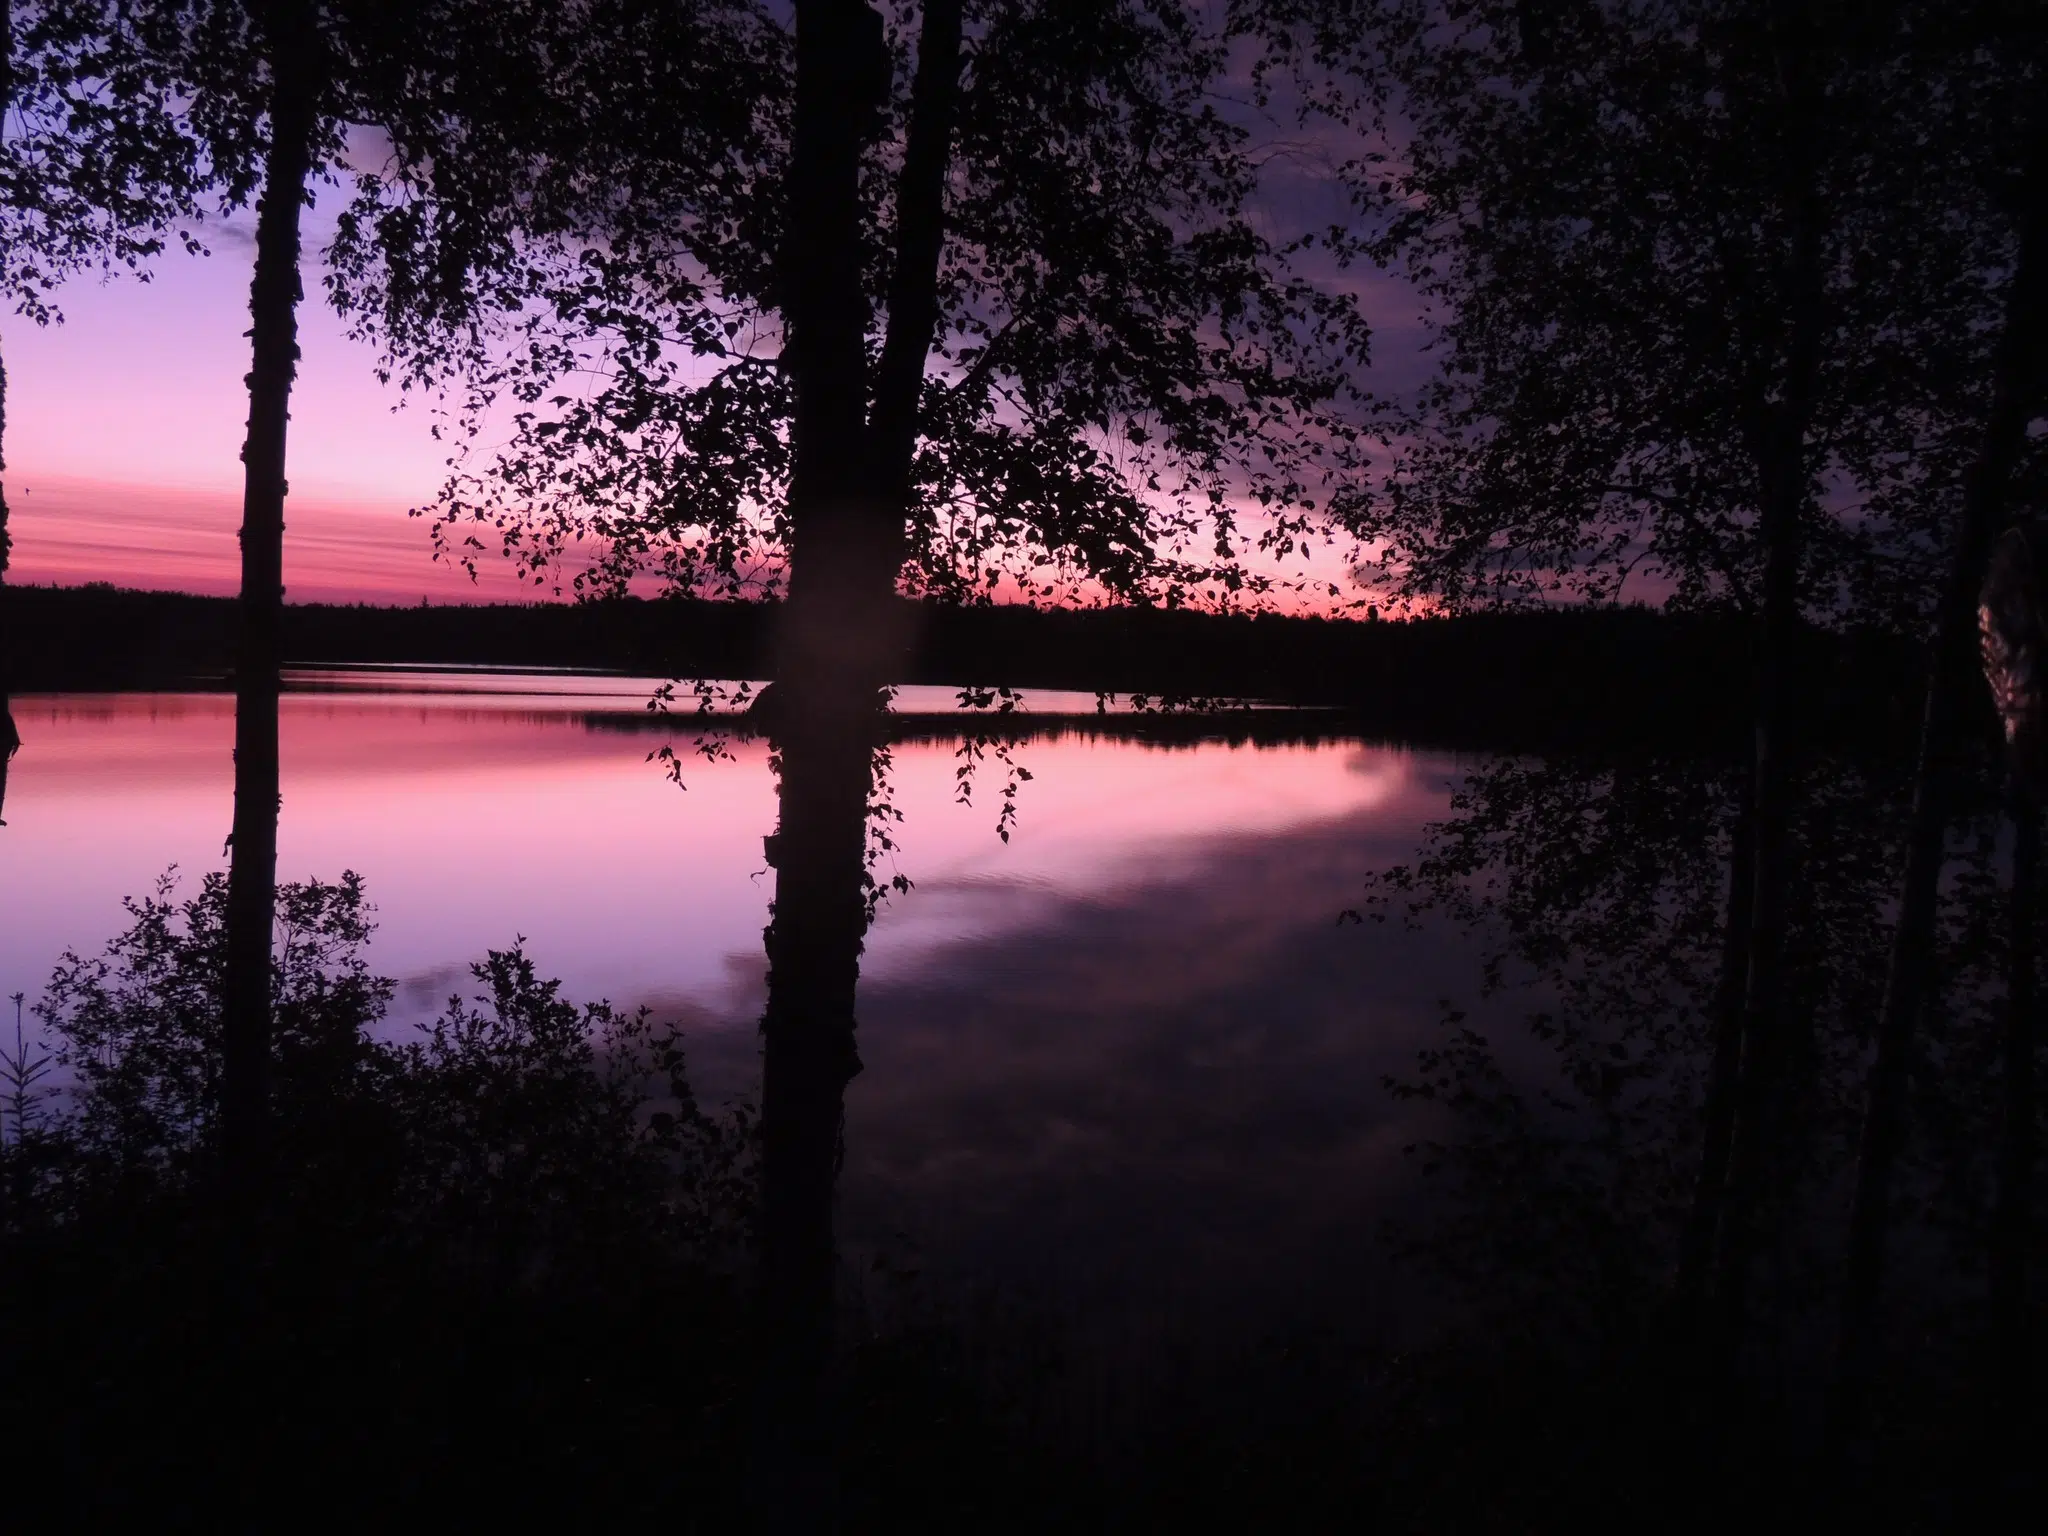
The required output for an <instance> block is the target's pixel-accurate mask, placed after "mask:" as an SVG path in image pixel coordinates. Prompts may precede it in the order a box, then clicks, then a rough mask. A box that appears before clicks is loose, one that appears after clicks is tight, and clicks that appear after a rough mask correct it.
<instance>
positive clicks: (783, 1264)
mask: <svg viewBox="0 0 2048 1536" xmlns="http://www.w3.org/2000/svg"><path fill="white" fill-rule="evenodd" d="M796 60H797V85H796V92H797V95H796V113H795V125H794V136H793V142H792V145H791V158H790V172H789V194H788V195H789V204H788V211H787V214H786V219H787V222H786V225H785V236H784V239H785V245H784V248H783V251H782V253H781V258H780V274H779V275H780V277H781V280H782V282H783V284H784V286H785V289H786V297H785V300H784V312H785V315H786V317H787V320H788V327H789V341H788V355H789V360H790V363H791V366H792V370H793V373H794V380H795V387H796V399H795V412H794V419H793V421H792V424H791V448H792V454H793V464H792V468H791V477H790V520H791V525H792V537H791V548H790V567H789V573H790V574H789V595H788V600H787V601H786V602H785V604H784V609H783V615H782V630H781V634H780V636H779V637H778V655H777V658H776V677H775V688H776V694H777V710H776V715H775V718H776V719H777V721H778V722H780V724H779V726H778V728H777V729H776V730H775V731H774V737H775V746H776V750H777V762H778V768H779V771H780V776H781V782H780V786H779V799H780V815H779V820H778V823H777V828H776V833H775V836H774V838H773V839H771V842H770V857H769V862H770V863H771V864H772V865H773V866H774V867H775V904H774V908H773V912H772V916H771V917H770V920H769V924H768V931H767V935H766V941H767V950H768V1006H767V1011H766V1013H765V1015H764V1017H763V1019H762V1023H761V1030H762V1036H763V1044H762V1085H761V1207H760V1224H759V1234H760V1273H759V1292H758V1298H757V1300H758V1307H759V1316H758V1328H759V1336H760V1342H761V1348H762V1369H761V1374H760V1377H759V1381H758V1385H757V1391H758V1394H759V1396H758V1399H757V1402H756V1405H755V1428H754V1451H753V1455H754V1466H753V1469H752V1474H751V1478H750V1481H751V1483H752V1502H753V1504H754V1508H755V1517H756V1523H757V1524H758V1525H759V1526H760V1528H762V1529H764V1530H768V1531H777V1532H780V1531H804V1532H826V1531H831V1530H833V1529H836V1527H837V1524H838V1475H837V1468H836V1465H835V1457H834V1452H833V1436H832V1411H833V1410H832V1403H831V1400H830V1380H831V1367H832V1355H833V1295H834V1285H835V1278H836V1254H835V1244H834V1235H833V1186H834V1182H835V1180H836V1178H837V1174H838V1164H839V1147H840V1127H841V1119H842V1115H843V1106H844V1097H845V1089H846V1084H847V1083H848V1081H850V1080H851V1079H852V1077H853V1075H854V1074H855V1073H856V1072H857V1071H858V1070H859V1068H860V1062H859V1057H858V1056H857V1054H856V1053H855V1049H854V990H855V985H856V982H857V981H858V978H859V967H860V951H861V943H862V939H863V936H864V934H865V932H866V927H867V911H866V905H865V903H864V901H863V899H862V893H863V886H862V875H863V873H864V871H865V869H866V862H865V858H864V854H865V848H866V827H867V785H868V779H869V761H870V752H869V743H870V740H871V733H872V730H873V724H872V718H871V717H872V716H873V714H874V711H875V689H876V688H877V687H878V686H879V684H880V682H881V681H882V679H883V677H884V675H885V673H884V668H883V665H882V663H883V657H884V655H885V653H886V639H885V637H884V636H883V635H882V634H880V633H879V632H878V631H877V630H876V629H875V628H874V627H872V624H871V623H870V622H867V621H869V620H871V619H872V617H873V615H874V613H875V612H876V610H877V608H878V607H879V606H881V605H878V603H877V601H876V591H877V589H878V588H880V589H881V590H882V591H883V592H886V591H887V590H888V576H887V575H885V573H884V572H885V562H886V558H887V556H886V552H883V551H878V550H877V548H876V545H877V540H876V538H875V537H874V522H875V519H874V509H873V508H872V506H870V505H869V504H868V502H867V499H866V498H865V497H864V495H863V494H862V492H863V490H864V486H863V485H862V475H861V473H860V470H861V465H862V460H863V451H864V446H865V444H864V438H865V427H866V420H867V326H868V320H869V307H868V302H867V295H866V293H865V291H864V289H863V287H862V283H861V266H862V257H861V251H862V243H861V209H860V201H859V172H860V156H861V152H862V149H863V147H864V146H865V145H866V144H867V142H868V140H869V139H870V137H871V136H872V135H873V133H874V131H875V129H876V128H877V126H878V113H879V109H880V107H881V105H882V102H883V100H884V99H885V93H886V91H887V88H888V78H889V77H888V60H887V54H886V52H885V50H884V47H883V41H882V28H881V21H880V18H879V17H877V16H876V15H875V14H874V12H872V11H870V10H869V9H868V8H867V7H866V5H864V4H861V3H860V0H802V3H799V5H798V6H797V13H796Z"/></svg>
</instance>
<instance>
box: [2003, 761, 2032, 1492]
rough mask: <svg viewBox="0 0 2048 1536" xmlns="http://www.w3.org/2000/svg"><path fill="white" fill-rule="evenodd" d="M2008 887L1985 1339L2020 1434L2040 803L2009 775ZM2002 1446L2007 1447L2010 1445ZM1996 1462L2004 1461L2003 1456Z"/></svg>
mask: <svg viewBox="0 0 2048 1536" xmlns="http://www.w3.org/2000/svg"><path fill="white" fill-rule="evenodd" d="M2010 794H2011V804H2012V890H2011V893H2010V898H2009V899H2010V902H2011V913H2010V928H2009V940H2008V942H2009V943H2010V945H2011V950H2010V954H2009V955H2008V958H2007V969H2006V1001H2005V1009H2006V1012H2005V1062H2004V1068H2005V1105H2004V1109H2005V1114H2004V1121H2005V1124H2004V1126H2003V1128H2002V1129H2003V1135H2002V1136H2001V1138H2000V1143H1999V1149H1998V1154H1999V1156H1998V1203H1997V1207H1996V1210H1995V1211H1994V1213H1993V1216H1992V1229H1991V1345H1992V1349H1993V1351H1994V1356H1995V1360H1994V1366H1993V1369H1994V1372H1995V1377H1996V1393H1995V1415H1994V1423H1995V1424H1996V1425H1997V1426H1998V1427H1999V1429H2000V1431H2001V1433H2002V1435H2003V1436H2007V1437H2014V1438H2019V1437H2021V1436H2022V1434H2023V1426H2025V1425H2026V1424H2027V1423H2028V1420H2029V1418H2030V1417H2031V1415H2030V1412H2029V1408H2030V1404H2031V1397H2030V1388H2031V1386H2032V1384H2033V1371H2032V1363H2033V1349H2034V1340H2033V1330H2032V1328H2031V1327H2030V1326H2029V1325H2028V1319H2027V1258H2028V1249H2029V1247H2030V1246H2031V1244H2032V1241H2033V1220H2032V1216H2033V1206H2034V1199H2033V1186H2034V1010H2035V1008H2036V1006H2037V1004H2036V1001H2035V985H2034V982H2035V977H2034V945H2035V938H2034V936H2035V930H2036V925H2037V923H2038V922H2039V889H2040V884H2039V882H2040V865H2041V807H2040V803H2039V801H2037V800H2036V799H2035V797H2034V790H2033V786H2032V785H2030V784H2028V783H2027V782H2026V780H2025V779H2024V778H2023V777H2022V776H2021V775H2019V774H2017V773H2015V774H2014V775H2013V776H2012V783H2011V786H2010ZM2016 1448H2017V1447H2016V1446H2015V1445H2008V1446H2006V1447H2004V1449H2005V1450H2006V1451H2008V1452H2010V1451H2012V1450H2014V1449H2016ZM1999 1464H2000V1465H2010V1464H2011V1463H2010V1461H2009V1460H2008V1459H2006V1458H2004V1457H2001V1458H2000V1459H1999Z"/></svg>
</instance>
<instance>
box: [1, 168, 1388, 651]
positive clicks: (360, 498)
mask: <svg viewBox="0 0 2048 1536" xmlns="http://www.w3.org/2000/svg"><path fill="white" fill-rule="evenodd" d="M308 225H309V228H308V239H307V252H308V257H307V268H306V275H305V287H306V293H307V297H306V301H305V302H304V303H303V304H301V306H300V308H299V339H300V350H301V358H300V363H299V373H298V380H297V383H296V385H295V386H294V390H293V399H292V426H291V440H290V450H289V451H290V485H291V492H290V496H289V498H288V500H287V501H286V505H285V520H286V532H285V597H286V600H287V601H288V602H368V603H379V604H404V605H410V604H413V603H417V602H421V601H430V602H436V603H462V602H522V601H524V602H532V601H540V600H547V599H552V598H554V597H556V596H557V595H558V594H557V593H556V592H555V591H554V590H553V584H552V583H548V584H543V585H538V586H536V585H534V584H532V583H522V582H521V581H519V579H518V578H517V576H516V575H515V574H514V572H513V569H512V567H511V565H510V563H509V562H507V561H505V560H503V559H501V558H499V557H498V556H497V555H496V553H495V552H491V553H488V554H486V555H484V556H483V557H482V558H480V559H479V561H478V567H477V576H476V578H475V579H474V580H472V578H471V577H470V575H469V573H468V572H467V571H465V570H464V569H462V568H461V567H460V566H459V565H455V564H452V563H449V562H447V561H436V560H435V559H434V558H433V545H432V538H431V527H430V524H429V522H428V521H427V520H426V519H424V518H418V517H413V516H409V515H408V514H409V513H410V512H412V511H413V510H414V509H417V508H421V507H429V506H431V505H432V504H433V502H434V500H435V498H436V496H437V495H438V494H439V492H440V489H441V487H442V485H443V483H444V481H445V479H446V476H447V473H448V447H447V445H446V444H445V443H443V442H442V441H439V440H437V439H436V438H435V437H434V435H433V427H434V423H435V420H436V418H435V416H434V414H433V412H432V409H431V404H430V402H429V401H427V400H424V399H422V398H420V397H417V396H407V395H405V394H403V393H402V392H401V391H400V390H399V389H398V388H397V387H396V386H395V385H390V386H387V385H384V384H382V383H380V382H379V381H378V379H377V377H376V369H375V363H376V351H375V349H374V348H373V347H372V346H371V345H369V344H368V343H365V342H363V341H360V340H356V339H353V338H351V337H350V336H349V335H348V333H347V327H346V324H345V323H344V321H343V320H342V318H341V317H340V316H339V315H337V314H336V313H335V312H334V310H333V309H332V308H330V307H329V306H328V305H327V304H325V303H324V302H322V301H321V271H320V266H319V253H320V252H321V251H322V250H324V248H325V244H326V241H327V239H328V238H329V235H330V234H331V226H330V225H329V224H328V222H327V221H326V220H325V219H323V218H322V217H321V210H320V209H318V208H317V207H316V208H315V209H313V210H312V211H311V212H310V213H309V216H308ZM252 227H253V226H252V222H251V220H250V219H249V218H248V217H247V216H246V215H238V216H236V217H234V218H231V219H228V220H226V221H216V222H213V223H209V224H208V225H206V226H205V227H204V228H203V229H202V230H201V234H202V235H203V237H204V238H205V240H206V242H207V243H208V245H209V246H210V247H211V249H212V252H213V254H212V255H210V256H205V257H188V256H185V255H183V254H180V253H176V252H173V253H169V254H166V255H165V256H164V257H162V258H161V259H160V260H159V261H158V262H157V264H156V267H155V269H154V270H153V272H152V273H151V275H150V278H149V280H148V281H147V282H141V281H135V280H133V279H109V280H100V279H97V278H87V279H80V280H76V281H73V282H71V283H69V284H67V285H65V287H64V288H63V290H62V291H61V293H60V303H61V306H62V309H63V313H64V322H63V323H62V324H59V325H52V326H50V327H47V328H39V327H37V326H35V325H32V324H30V323H28V322H27V321H25V320H22V319H21V318H19V317H17V316H12V315H9V316H4V317H0V348H4V355H5V357H6V360H7V382H8V391H7V406H8V410H7V437H6V443H5V448H6V464H7V469H6V474H5V487H6V493H7V499H8V504H9V507H10V511H11V531H12V533H13V536H14V550H13V558H12V563H11V565H10V568H9V570H8V572H7V576H8V579H9V580H10V581H14V582H20V583H33V584H41V585H54V586H77V585H82V584H83V583H85V582H89V581H105V582H110V583H112V584H113V585H115V586H118V587H134V588H143V589H154V590H169V591H180V592H191V593H198V594H203V595H214V596H222V595H230V594H232V593H234V592H235V591H236V590H237V588H238V586H239V580H240V575H239V568H240V553H239V546H238V543H237V531H238V529H239V528H240V525H241V495H242V485H241V448H242V439H243V435H244V424H245V421H246V418H247V414H248V393H247V387H246V383H245V376H246V374H247V371H248V367H249V353H248V346H249V342H248V330H249V316H248V295H249V288H248V285H249V274H250V264H251V261H252V259H253V254H254V244H253V235H252ZM1371 296H1372V298H1373V299H1374V301H1375V303H1374V305H1373V307H1374V308H1375V309H1382V310H1384V311H1385V312H1386V316H1387V319H1386V321H1385V322H1384V323H1383V325H1382V330H1381V334H1382V336H1383V337H1385V338H1388V339H1391V340H1393V341H1394V342H1395V343H1396V351H1397V352H1405V351H1406V350H1408V349H1409V348H1410V346H1411V344H1412V342H1413V340H1414V338H1412V337H1410V336H1408V335H1407V330H1408V329H1409V328H1411V327H1412V319H1411V318H1410V317H1408V316H1406V315H1405V314H1404V313H1403V310H1404V307H1405V297H1404V295H1402V294H1401V293H1399V292H1396V291H1393V290H1391V289H1389V288H1387V286H1386V281H1385V279H1384V277H1382V280H1381V282H1380V283H1379V284H1378V285H1377V287H1376V288H1375V291H1374V292H1373V293H1372V295H1371ZM1402 366H1403V367H1405V366H1406V363H1405V361H1404V363H1403V365H1402ZM1255 517H1256V508H1248V509H1245V511H1244V512H1243V513H1241V521H1242V522H1243V523H1244V524H1245V525H1246V526H1250V525H1251V524H1252V522H1253V521H1254V520H1255ZM1333 555H1334V552H1323V551H1319V552H1318V554H1317V555H1316V557H1314V558H1313V559H1312V561H1311V562H1309V564H1308V565H1306V566H1304V565H1302V564H1301V562H1300V561H1299V559H1298V558H1297V559H1296V561H1294V562H1293V563H1292V565H1291V569H1290V574H1294V575H1301V574H1305V573H1307V572H1310V571H1312V572H1313V573H1314V579H1315V595H1313V596H1308V597H1304V596H1301V595H1296V594H1283V595H1282V596H1281V597H1280V598H1279V599H1278V600H1277V601H1275V602H1274V603H1273V606H1276V607H1278V608H1281V609H1282V610H1284V611H1290V612H1303V611H1329V610H1330V609H1333V608H1338V607H1339V606H1340V603H1341V602H1344V601H1349V600H1350V599H1351V598H1354V597H1357V596H1359V594H1358V593H1356V592H1352V591H1347V592H1345V594H1344V597H1343V598H1342V599H1341V600H1340V599H1332V598H1328V597H1326V596H1324V595H1323V594H1324V593H1325V592H1326V586H1327V583H1329V582H1335V583H1338V584H1339V585H1342V584H1343V583H1344V581H1345V576H1344V572H1343V562H1342V561H1341V559H1335V558H1332V557H1333ZM1252 563H1253V564H1254V566H1256V567H1260V568H1263V566H1264V564H1265V563H1264V562H1259V561H1256V560H1254V561H1253V562H1252ZM566 585H567V584H566V582H564V583H563V586H564V588H565V590H566Z"/></svg>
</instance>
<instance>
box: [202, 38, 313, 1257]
mask: <svg viewBox="0 0 2048 1536" xmlns="http://www.w3.org/2000/svg"><path fill="white" fill-rule="evenodd" d="M272 14H273V15H274V16H275V17H277V18H278V24H277V26H276V28H275V30H274V31H273V33H272V35H271V37H270V38H269V50H270V63H271V96H270V104H269V115H270V145H269V149H268V151H267V153H266V155H265V159H264V167H263V195H262V200H261V202H260V203H259V204H258V206H257V216H256V269H255V275H254V278H253V279H252V281H251V285H250V293H249V313H250V320H251V352H252V361H251V364H250V370H249V432H248V438H247V441H246V443H245V444H244V446H243V449H242V463H243V466H244V479H243V493H242V591H241V602H240V634H239V641H238V646H237V655H236V662H235V812H234V831H233V833H232V835H231V840H230V847H231V849H232V851H233V856H232V859H231V861H230V864H229V868H228V915H227V967H226V976H225V979H224V982H223V989H222V990H223V1009H222V1037H221V1056H222V1060H221V1158H222V1172H223V1181H224V1186H225V1192H226V1196H227V1201H228V1208H229V1212H230V1218H229V1219H230V1221H231V1222H232V1223H233V1224H235V1225H236V1226H237V1227H242V1228H245V1227H246V1224H247V1222H248V1221H249V1219H250V1218H251V1216H252V1213H253V1211H254V1209H255V1206H256V1203H257V1200H258V1189H259V1185H260V1183H261V1180H262V1171H263V1167H264V1160H265V1142H266V1139H267V1138H266V1124H265V1122H266V1121H267V1119H268V1113H269V1076H270V1072H269V1068H270V992H271V969H272V960H271V931H272V924H273V921H274V915H275V908H276V900H277V817H278V748H277V702H278V688H279V678H278V666H279V656H278V633H279V628H280V626H281V623H282V620H283V614H284V500H285V434H286V427H287V424H288V422H289V420H290V415H291V393H292V381H293V379H294V377H295V376H296V374H297V372H298V358H299V344H298V304H299V299H300V297H301V287H300V282H299V216H300V210H301V208H302V206H303V205H304V202H305V195H306V179H307V176H308V175H309V173H310V171H311V169H312V165H311V140H312V133H313V126H314V120H315V112H316V106H317V103H316V100H315V96H316V90H317V83H316V79H315V74H314V70H313V68H312V59H311V50H312V46H313V38H312V36H311V17H310V16H309V15H308V14H307V12H306V10H305V8H304V7H303V5H300V4H297V3H293V4H290V5H288V6H280V7H278V8H277V9H276V10H275V11H273V12H272Z"/></svg>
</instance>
